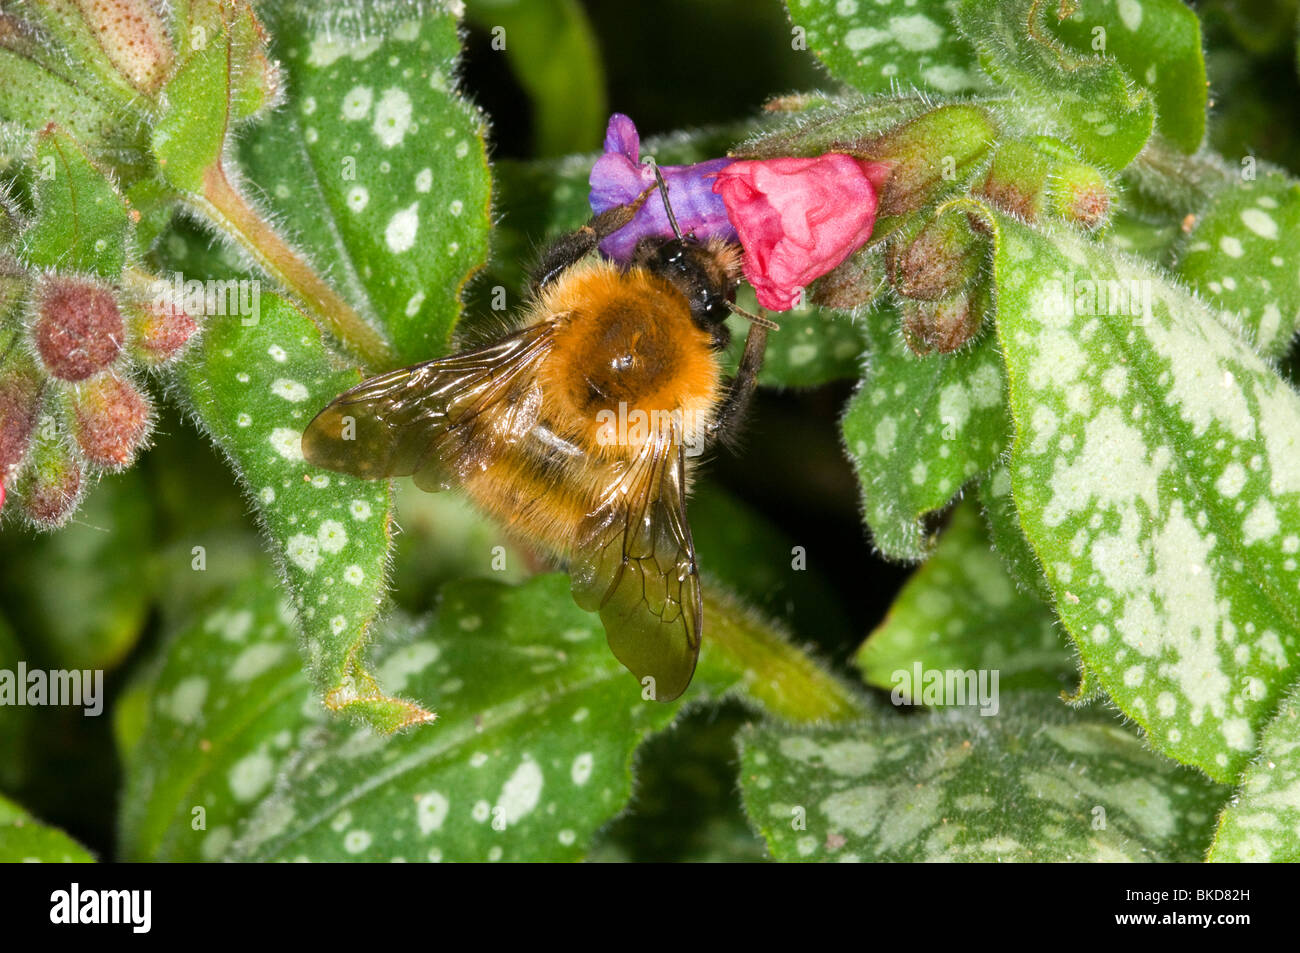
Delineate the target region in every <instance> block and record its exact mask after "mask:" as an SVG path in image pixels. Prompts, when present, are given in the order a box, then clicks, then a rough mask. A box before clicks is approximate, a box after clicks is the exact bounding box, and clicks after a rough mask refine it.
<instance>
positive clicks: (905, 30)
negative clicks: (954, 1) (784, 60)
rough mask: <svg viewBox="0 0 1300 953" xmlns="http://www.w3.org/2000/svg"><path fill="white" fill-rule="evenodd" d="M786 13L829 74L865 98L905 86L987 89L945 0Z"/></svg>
mask: <svg viewBox="0 0 1300 953" xmlns="http://www.w3.org/2000/svg"><path fill="white" fill-rule="evenodd" d="M786 6H787V7H788V8H789V10H790V20H791V22H792V23H793V24H794V26H795V29H802V30H803V31H804V37H803V39H805V40H806V42H807V46H808V49H810V50H812V52H813V53H814V54H815V55H816V56H817V58H818V59H819V60H821V61H822V63H823V64H824V65H825V66H826V69H827V70H828V71H829V72H830V74H831V75H832V76H834V77H835V78H836V79H838V80H840V81H842V82H845V83H849V84H850V85H852V86H856V87H857V88H858V89H860V90H862V92H864V93H867V94H871V93H888V92H893V91H894V90H896V89H898V88H899V87H900V86H901V87H902V88H904V89H907V88H909V87H916V88H919V89H928V90H933V91H935V92H938V93H947V94H954V93H964V92H968V91H970V90H978V89H982V88H984V87H986V86H987V85H988V81H987V80H986V79H985V78H984V76H983V74H982V73H981V72H980V69H979V63H978V62H977V61H976V58H975V51H974V49H973V48H972V47H971V45H970V44H969V43H968V42H967V41H966V39H965V38H964V37H963V36H962V35H961V34H960V33H958V32H957V28H956V26H954V25H953V21H952V12H951V10H950V7H951V4H950V3H948V2H945V0H919V2H913V3H910V4H902V3H898V4H890V3H879V2H877V0H786ZM798 38H799V37H798V34H796V39H798Z"/></svg>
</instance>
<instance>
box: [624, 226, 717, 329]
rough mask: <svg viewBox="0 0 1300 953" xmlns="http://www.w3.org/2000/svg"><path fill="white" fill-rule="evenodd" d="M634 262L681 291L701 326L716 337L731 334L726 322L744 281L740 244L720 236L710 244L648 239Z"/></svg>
mask: <svg viewBox="0 0 1300 953" xmlns="http://www.w3.org/2000/svg"><path fill="white" fill-rule="evenodd" d="M632 264H634V265H640V266H641V267H643V268H645V269H646V270H647V271H649V272H650V273H651V274H654V275H658V276H659V277H660V278H663V279H664V280H665V281H667V282H668V283H669V284H671V285H673V286H674V287H675V288H676V289H677V290H678V291H680V292H681V293H682V294H683V295H684V296H685V298H686V301H687V302H688V303H689V305H690V308H691V317H692V318H693V319H694V320H695V324H696V325H697V326H698V327H700V328H701V329H703V330H705V331H708V332H709V333H710V334H712V335H713V336H714V338H715V339H717V338H720V337H721V338H724V339H725V338H726V337H727V335H726V328H725V327H724V324H725V322H726V320H727V318H728V317H730V316H731V308H730V307H729V305H730V303H731V302H734V301H735V299H736V286H737V285H738V284H739V283H740V273H741V272H740V248H739V246H737V245H735V244H734V243H732V242H726V241H722V240H720V239H713V240H712V241H710V242H708V243H707V244H702V243H700V242H697V241H695V240H694V239H693V238H689V237H688V238H669V239H646V240H644V241H642V242H641V244H640V245H639V246H638V247H637V250H636V254H635V255H634V257H633V260H632ZM723 344H724V345H725V340H724V341H723Z"/></svg>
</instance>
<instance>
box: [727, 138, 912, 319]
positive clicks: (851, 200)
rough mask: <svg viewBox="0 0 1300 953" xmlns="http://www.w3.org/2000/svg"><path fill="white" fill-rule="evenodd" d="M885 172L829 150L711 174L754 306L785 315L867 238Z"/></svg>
mask: <svg viewBox="0 0 1300 953" xmlns="http://www.w3.org/2000/svg"><path fill="white" fill-rule="evenodd" d="M889 170H890V166H889V165H888V164H886V163H880V162H867V161H865V160H861V159H855V158H853V157H852V156H847V155H841V154H839V153H830V154H827V155H821V156H815V157H813V158H782V159H758V160H741V161H737V162H733V163H731V164H730V165H728V166H727V167H726V168H724V169H721V170H719V171H718V172H717V173H715V175H716V179H715V181H714V183H713V191H714V192H716V193H718V195H720V196H722V201H723V203H724V204H725V205H726V207H727V217H728V218H730V219H731V223H732V224H733V225H735V226H736V231H737V233H738V234H739V235H740V243H741V245H743V246H744V249H745V257H744V269H745V278H746V279H747V280H748V281H749V283H750V284H751V285H753V286H754V291H755V292H756V293H757V294H758V303H759V304H761V305H762V306H763V307H764V308H767V309H768V310H770V311H789V310H790V309H791V308H792V307H794V306H795V304H796V303H797V302H798V301H799V296H800V294H801V292H802V291H803V289H804V288H806V287H807V286H808V285H809V284H810V283H811V282H812V281H814V280H815V279H817V278H820V277H821V276H822V275H824V274H826V273H827V272H828V271H830V270H831V269H833V268H835V267H836V266H837V265H839V264H840V262H842V261H844V259H846V258H848V257H849V256H850V255H851V254H853V253H854V252H855V251H857V250H858V249H859V248H860V247H861V246H862V245H863V244H864V243H865V242H866V241H867V239H868V238H870V237H871V229H872V227H873V226H874V225H875V222H876V194H877V192H878V191H879V189H880V187H881V185H883V184H884V181H885V179H886V178H887V177H888V175H889Z"/></svg>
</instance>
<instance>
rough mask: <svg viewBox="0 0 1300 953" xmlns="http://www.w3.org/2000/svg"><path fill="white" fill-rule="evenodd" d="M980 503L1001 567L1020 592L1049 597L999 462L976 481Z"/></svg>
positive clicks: (1048, 599)
mask: <svg viewBox="0 0 1300 953" xmlns="http://www.w3.org/2000/svg"><path fill="white" fill-rule="evenodd" d="M979 495H980V505H981V506H982V507H983V508H984V523H985V525H986V526H987V527H988V531H989V542H990V543H991V544H992V548H993V551H994V552H995V553H997V555H998V557H999V558H1000V559H1001V560H1002V565H1003V568H1005V569H1006V571H1007V573H1008V574H1009V575H1010V576H1011V578H1012V579H1013V580H1015V583H1016V586H1017V587H1018V588H1019V589H1020V590H1021V591H1022V592H1028V593H1032V594H1033V595H1035V596H1037V597H1038V599H1039V600H1040V601H1042V602H1047V603H1050V602H1051V601H1052V590H1051V588H1050V587H1049V586H1048V585H1047V579H1046V578H1044V576H1043V567H1042V566H1040V565H1039V564H1038V557H1037V556H1036V555H1035V554H1034V550H1033V547H1032V546H1030V545H1029V540H1027V539H1025V531H1024V529H1023V527H1021V525H1020V514H1018V513H1017V512H1016V501H1015V499H1014V498H1013V497H1012V495H1011V471H1010V470H1008V469H1007V467H1006V465H1005V464H1003V463H999V464H998V465H997V466H995V467H994V468H993V469H992V470H991V471H990V472H989V475H988V476H987V477H985V478H984V479H983V480H981V481H980V485H979Z"/></svg>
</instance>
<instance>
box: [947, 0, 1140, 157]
mask: <svg viewBox="0 0 1300 953" xmlns="http://www.w3.org/2000/svg"><path fill="white" fill-rule="evenodd" d="M1048 6H1049V4H1047V3H1044V2H1043V0H1006V2H1003V3H993V4H991V3H988V2H986V0H961V2H960V3H959V4H958V6H957V24H958V26H959V27H960V29H961V31H962V33H964V34H965V35H966V37H967V38H968V39H969V40H970V41H971V43H972V44H973V45H974V46H975V48H976V49H977V50H978V51H979V55H980V61H981V63H983V65H984V68H985V70H986V71H987V72H988V73H989V75H990V76H992V77H993V78H994V79H995V80H997V81H998V82H999V83H1002V84H1004V85H1006V86H1008V87H1010V88H1011V90H1012V91H1014V93H1015V102H1016V105H1017V106H1021V107H1024V108H1028V109H1030V110H1033V111H1034V113H1035V115H1036V116H1038V117H1039V118H1040V120H1041V121H1042V122H1044V123H1047V124H1050V125H1052V126H1055V127H1057V128H1059V130H1060V133H1061V134H1062V135H1063V136H1065V137H1066V138H1069V139H1071V140H1073V142H1074V144H1075V146H1077V147H1078V149H1079V151H1080V152H1081V154H1082V155H1083V157H1084V158H1085V159H1087V160H1088V161H1089V162H1092V163H1094V164H1096V165H1100V166H1103V167H1105V168H1109V169H1111V170H1114V171H1119V170H1121V169H1123V168H1124V167H1125V166H1126V165H1128V164H1129V163H1130V162H1132V161H1133V159H1134V157H1136V156H1137V154H1138V153H1139V152H1141V151H1142V147H1143V146H1144V145H1146V142H1147V139H1149V138H1150V137H1151V132H1152V130H1153V129H1154V127H1155V104H1154V103H1153V101H1152V97H1151V94H1150V93H1148V92H1147V91H1146V90H1145V89H1143V88H1141V87H1139V86H1135V85H1134V84H1133V82H1132V80H1130V79H1129V78H1128V76H1127V75H1125V73H1124V71H1123V70H1122V69H1120V67H1119V66H1118V65H1117V64H1116V63H1115V61H1114V60H1113V59H1102V58H1100V57H1096V56H1093V55H1087V56H1084V55H1080V54H1077V53H1075V52H1074V51H1072V50H1068V49H1066V48H1065V47H1064V46H1062V45H1061V43H1060V41H1059V40H1057V39H1056V38H1055V37H1054V36H1052V35H1051V34H1050V33H1049V32H1047V25H1046V13H1045V8H1046V7H1048ZM1039 131H1042V132H1050V131H1051V130H1050V129H1040V130H1039Z"/></svg>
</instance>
